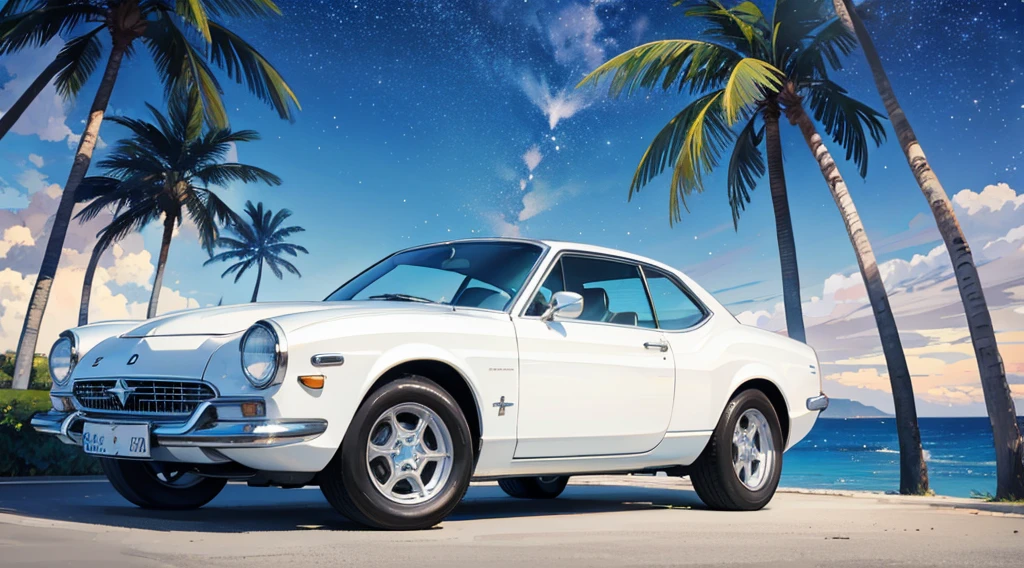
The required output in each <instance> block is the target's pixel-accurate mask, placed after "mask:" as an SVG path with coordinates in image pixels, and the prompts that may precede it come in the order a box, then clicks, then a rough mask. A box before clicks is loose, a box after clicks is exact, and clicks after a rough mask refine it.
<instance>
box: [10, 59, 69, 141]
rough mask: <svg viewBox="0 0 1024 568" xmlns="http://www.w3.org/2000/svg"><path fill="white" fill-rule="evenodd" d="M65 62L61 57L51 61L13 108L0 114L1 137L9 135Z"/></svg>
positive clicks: (15, 102)
mask: <svg viewBox="0 0 1024 568" xmlns="http://www.w3.org/2000/svg"><path fill="white" fill-rule="evenodd" d="M65 63H66V62H65V61H60V60H59V59H54V60H53V61H51V62H50V64H49V65H47V66H46V68H45V69H43V72H42V73H40V74H39V76H38V77H36V80H35V81H32V84H31V85H29V86H28V88H27V89H25V92H24V93H22V94H21V96H20V97H18V100H16V101H14V104H13V105H11V108H9V109H7V112H5V113H4V114H3V116H0V139H3V137H4V136H6V135H7V133H8V132H9V131H10V130H11V127H13V126H14V124H15V123H16V122H18V119H19V118H21V115H22V114H24V113H25V110H26V109H28V107H29V105H31V104H32V101H34V100H35V99H36V97H37V96H39V93H41V92H42V91H43V89H45V88H46V86H47V85H49V84H50V81H52V80H53V78H54V76H56V75H57V72H58V71H60V70H61V68H62V67H64V65H65Z"/></svg>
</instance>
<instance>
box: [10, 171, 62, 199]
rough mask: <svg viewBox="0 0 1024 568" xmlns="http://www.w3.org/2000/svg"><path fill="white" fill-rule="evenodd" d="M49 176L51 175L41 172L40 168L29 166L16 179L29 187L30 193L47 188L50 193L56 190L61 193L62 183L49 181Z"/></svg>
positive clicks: (26, 187)
mask: <svg viewBox="0 0 1024 568" xmlns="http://www.w3.org/2000/svg"><path fill="white" fill-rule="evenodd" d="M49 177H50V176H48V175H46V174H44V173H43V172H40V171H39V170H35V169H32V168H29V169H27V170H24V171H23V172H21V173H20V174H18V176H17V177H15V178H14V179H15V180H16V181H17V182H18V183H19V184H21V186H22V187H24V188H25V189H27V190H28V192H29V193H36V192H39V191H44V190H45V191H47V192H49V193H53V192H54V191H56V192H57V194H60V191H61V187H60V185H58V184H56V183H47V180H48V179H49Z"/></svg>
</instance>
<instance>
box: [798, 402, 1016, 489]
mask: <svg viewBox="0 0 1024 568" xmlns="http://www.w3.org/2000/svg"><path fill="white" fill-rule="evenodd" d="M1018 421H1020V422H1021V424H1022V428H1024V418H1018ZM919 424H920V428H921V444H922V446H923V447H924V451H925V461H927V462H928V477H929V481H930V483H931V488H932V490H933V491H935V493H937V494H939V495H949V496H955V497H970V496H971V493H972V492H978V493H986V492H989V493H995V490H996V478H995V473H996V461H995V459H996V458H995V450H994V449H993V446H992V427H991V425H990V424H989V421H988V418H986V417H982V418H921V419H919ZM898 460H899V443H898V441H897V438H896V425H895V421H894V420H893V419H891V418H851V419H846V420H844V419H823V420H818V422H817V423H816V424H815V425H814V429H813V430H811V433H810V434H808V435H807V437H806V438H804V439H803V440H801V441H800V443H798V444H797V445H796V446H794V447H793V448H792V449H790V450H789V451H788V452H786V454H785V457H784V458H783V466H782V481H781V482H780V486H782V487H803V488H812V489H846V490H868V491H899V488H900V484H899V481H900V472H899V463H898Z"/></svg>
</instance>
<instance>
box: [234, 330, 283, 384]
mask: <svg viewBox="0 0 1024 568" xmlns="http://www.w3.org/2000/svg"><path fill="white" fill-rule="evenodd" d="M241 350H242V371H243V372H244V373H245V378H246V379H248V380H249V383H250V384H252V386H254V387H256V388H258V389H265V388H267V387H269V386H270V385H271V384H273V383H274V382H275V381H276V380H277V379H278V378H279V377H280V376H281V375H282V374H283V372H284V348H283V346H282V345H281V341H280V338H279V337H278V334H277V333H276V332H275V331H274V329H273V328H271V327H270V326H269V325H267V324H265V323H262V322H261V323H257V324H256V325H254V326H252V327H250V328H249V330H248V331H246V332H245V335H243V336H242V344H241Z"/></svg>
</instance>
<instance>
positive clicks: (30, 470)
mask: <svg viewBox="0 0 1024 568" xmlns="http://www.w3.org/2000/svg"><path fill="white" fill-rule="evenodd" d="M49 408H50V394H49V393H48V392H46V391H39V390H28V391H24V390H21V391H16V390H0V477H14V476H31V475H96V474H99V473H101V470H100V465H99V462H98V461H96V459H95V458H93V457H91V456H88V455H86V454H85V452H83V451H82V448H78V447H75V446H70V445H67V444H64V443H62V442H61V441H60V440H58V439H57V438H56V437H54V436H50V435H49V434H40V433H39V432H36V431H35V429H33V428H32V426H30V425H29V419H30V418H31V416H32V414H34V413H36V412H38V411H45V410H48V409H49Z"/></svg>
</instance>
